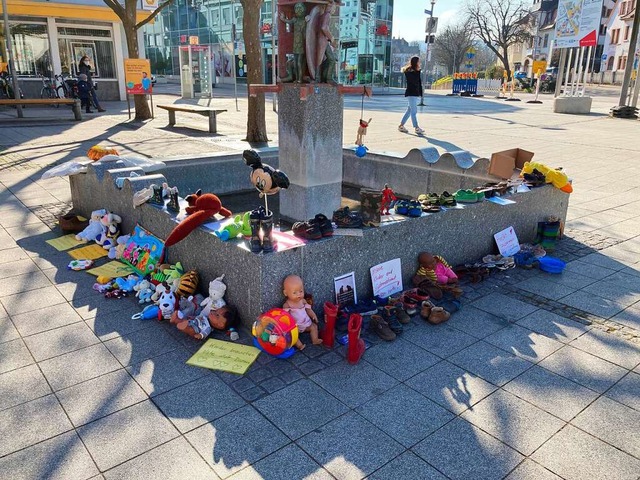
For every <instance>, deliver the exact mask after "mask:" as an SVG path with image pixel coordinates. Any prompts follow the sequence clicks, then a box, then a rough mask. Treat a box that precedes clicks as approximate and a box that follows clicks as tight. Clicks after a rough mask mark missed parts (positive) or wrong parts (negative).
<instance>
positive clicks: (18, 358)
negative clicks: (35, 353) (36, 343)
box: [0, 338, 33, 373]
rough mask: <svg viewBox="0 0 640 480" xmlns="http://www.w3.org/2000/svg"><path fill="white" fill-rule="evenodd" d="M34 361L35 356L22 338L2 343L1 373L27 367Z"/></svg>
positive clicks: (0, 344)
mask: <svg viewBox="0 0 640 480" xmlns="http://www.w3.org/2000/svg"><path fill="white" fill-rule="evenodd" d="M32 363H33V357H31V354H30V353H29V350H27V347H26V346H25V344H24V342H23V341H22V339H20V338H18V339H16V340H12V341H10V342H5V343H0V373H4V372H8V371H10V370H15V369H16V368H20V367H25V366H27V365H31V364H32Z"/></svg>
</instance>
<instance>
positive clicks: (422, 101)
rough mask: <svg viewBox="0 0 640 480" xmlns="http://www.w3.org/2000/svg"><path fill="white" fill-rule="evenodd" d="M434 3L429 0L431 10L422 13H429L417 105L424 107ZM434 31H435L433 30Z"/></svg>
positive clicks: (433, 0)
mask: <svg viewBox="0 0 640 480" xmlns="http://www.w3.org/2000/svg"><path fill="white" fill-rule="evenodd" d="M435 4H436V0H431V10H425V11H424V13H427V14H428V15H429V22H428V23H427V38H426V42H425V43H426V46H425V49H424V50H425V51H424V87H423V89H422V96H421V97H420V103H419V104H418V106H419V107H424V106H425V103H424V89H425V88H426V87H427V72H428V70H427V66H428V65H429V43H430V42H431V31H432V29H433V7H434V6H435ZM434 33H435V32H434Z"/></svg>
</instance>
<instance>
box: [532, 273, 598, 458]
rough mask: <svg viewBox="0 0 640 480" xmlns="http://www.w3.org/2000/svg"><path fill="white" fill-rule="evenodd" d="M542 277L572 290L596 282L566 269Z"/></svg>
mask: <svg viewBox="0 0 640 480" xmlns="http://www.w3.org/2000/svg"><path fill="white" fill-rule="evenodd" d="M610 273H611V272H610ZM542 278H544V279H546V280H548V281H549V282H553V283H557V284H559V285H564V286H565V287H570V288H572V289H574V290H575V289H581V288H584V287H586V286H587V285H591V284H593V283H595V282H597V280H596V279H595V278H591V277H587V276H585V275H580V274H579V273H575V272H570V271H567V270H566V269H565V271H564V272H562V274H561V275H554V274H551V273H546V274H544V277H542ZM525 464H526V462H525Z"/></svg>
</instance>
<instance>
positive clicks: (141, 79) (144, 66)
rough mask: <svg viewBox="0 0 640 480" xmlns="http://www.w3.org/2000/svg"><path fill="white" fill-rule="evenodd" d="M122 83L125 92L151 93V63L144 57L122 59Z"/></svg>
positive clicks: (135, 93)
mask: <svg viewBox="0 0 640 480" xmlns="http://www.w3.org/2000/svg"><path fill="white" fill-rule="evenodd" d="M124 83H125V86H126V87H127V93H130V94H133V95H144V94H147V93H151V90H152V86H151V64H150V63H149V60H148V59H145V58H125V59H124Z"/></svg>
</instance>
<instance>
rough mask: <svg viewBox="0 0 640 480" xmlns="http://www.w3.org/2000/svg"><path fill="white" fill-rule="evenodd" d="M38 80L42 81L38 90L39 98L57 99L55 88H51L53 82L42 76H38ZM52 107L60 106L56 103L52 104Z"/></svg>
mask: <svg viewBox="0 0 640 480" xmlns="http://www.w3.org/2000/svg"><path fill="white" fill-rule="evenodd" d="M40 79H41V80H42V89H41V90H40V98H43V99H44V98H51V99H54V98H59V97H58V91H57V90H56V88H55V87H54V86H53V81H52V80H51V79H50V78H48V77H45V76H44V75H40ZM53 106H54V107H55V108H58V107H59V106H60V104H58V103H54V104H53Z"/></svg>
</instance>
